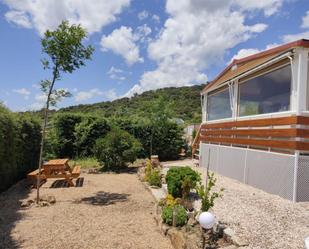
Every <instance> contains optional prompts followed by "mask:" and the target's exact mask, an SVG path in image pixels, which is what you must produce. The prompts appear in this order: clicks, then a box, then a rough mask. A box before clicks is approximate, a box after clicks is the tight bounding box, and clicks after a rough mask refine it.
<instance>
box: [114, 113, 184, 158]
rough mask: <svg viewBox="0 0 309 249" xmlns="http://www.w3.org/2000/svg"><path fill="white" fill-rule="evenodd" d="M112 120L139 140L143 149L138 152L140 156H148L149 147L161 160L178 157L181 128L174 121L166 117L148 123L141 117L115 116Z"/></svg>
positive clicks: (181, 142) (181, 141) (180, 145)
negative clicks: (165, 118)
mask: <svg viewBox="0 0 309 249" xmlns="http://www.w3.org/2000/svg"><path fill="white" fill-rule="evenodd" d="M112 122H113V123H114V125H116V126H119V127H120V128H121V129H123V130H126V131H127V132H129V133H130V134H132V135H133V136H134V137H136V138H137V139H138V140H139V141H140V142H141V144H142V146H143V149H142V150H141V152H140V154H139V157H140V158H145V157H150V150H151V147H152V154H153V155H158V156H159V158H160V160H162V161H163V160H174V159H177V158H178V154H179V151H180V148H181V147H182V145H183V139H182V135H183V130H182V128H181V126H179V125H177V124H176V123H175V122H174V121H172V120H169V119H167V120H165V121H164V122H160V123H150V122H149V120H147V119H146V118H145V117H143V118H139V119H134V118H132V119H129V118H125V119H123V118H121V119H120V118H115V119H113V120H112ZM151 142H152V143H151ZM151 144H152V145H151Z"/></svg>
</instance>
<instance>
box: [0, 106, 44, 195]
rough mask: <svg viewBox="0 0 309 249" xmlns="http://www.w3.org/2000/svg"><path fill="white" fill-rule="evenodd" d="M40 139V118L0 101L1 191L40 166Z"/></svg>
mask: <svg viewBox="0 0 309 249" xmlns="http://www.w3.org/2000/svg"><path fill="white" fill-rule="evenodd" d="M40 139H41V125H40V122H39V120H37V119H35V118H33V117H31V116H30V115H26V114H14V113H12V112H10V111H9V110H8V109H6V108H5V107H3V106H2V105H1V103H0V179H1V181H0V192H1V191H3V190H5V189H7V188H8V187H10V186H11V185H12V184H14V183H15V182H16V181H18V180H20V179H21V178H23V177H25V176H26V174H27V173H28V172H30V171H32V170H34V169H35V168H37V167H38V162H39V150H40Z"/></svg>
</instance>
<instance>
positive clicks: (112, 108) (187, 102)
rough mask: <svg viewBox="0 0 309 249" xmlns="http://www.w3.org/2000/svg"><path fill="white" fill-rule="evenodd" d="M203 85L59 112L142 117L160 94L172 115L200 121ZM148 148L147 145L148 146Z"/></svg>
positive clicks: (80, 106)
mask: <svg viewBox="0 0 309 249" xmlns="http://www.w3.org/2000/svg"><path fill="white" fill-rule="evenodd" d="M204 87H205V85H195V86H190V87H168V88H163V89H158V90H152V91H147V92H144V93H142V94H140V95H137V96H134V97H132V98H121V99H117V100H114V101H107V102H101V103H96V104H87V105H78V106H71V107H66V108H63V109H60V112H67V111H68V112H83V113H86V112H88V113H97V114H99V115H101V116H103V117H107V118H112V117H122V118H123V119H127V118H128V119H134V120H138V119H141V118H142V119H144V118H145V107H146V106H147V103H149V102H150V101H152V100H153V99H157V98H159V97H160V96H164V100H163V101H164V102H165V104H166V105H168V106H169V104H168V103H169V102H173V105H170V109H171V111H172V113H173V114H174V115H173V117H175V118H181V119H183V120H184V121H185V122H186V123H188V124H190V123H200V122H201V113H202V111H201V104H200V92H201V91H202V89H203V88H204ZM148 148H149V147H148Z"/></svg>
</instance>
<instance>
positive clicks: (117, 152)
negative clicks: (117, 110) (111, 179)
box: [95, 127, 141, 170]
mask: <svg viewBox="0 0 309 249" xmlns="http://www.w3.org/2000/svg"><path fill="white" fill-rule="evenodd" d="M140 150H141V144H140V142H139V141H138V140H137V139H135V138H134V137H133V136H132V135H130V134H129V133H128V132H126V131H123V130H121V129H119V128H116V127H114V128H113V129H112V130H111V131H110V132H109V133H107V135H106V136H105V137H104V138H101V139H98V140H97V142H96V149H95V151H96V157H97V159H98V161H100V162H101V163H103V164H104V169H105V170H112V169H117V168H120V167H123V166H125V165H126V163H128V162H131V163H133V162H134V161H135V160H136V158H137V155H138V153H139V151H140Z"/></svg>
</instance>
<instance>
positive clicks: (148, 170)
mask: <svg viewBox="0 0 309 249" xmlns="http://www.w3.org/2000/svg"><path fill="white" fill-rule="evenodd" d="M151 170H152V166H151V161H150V160H149V159H148V160H147V161H146V169H145V181H146V182H148V181H149V178H150V175H151Z"/></svg>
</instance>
